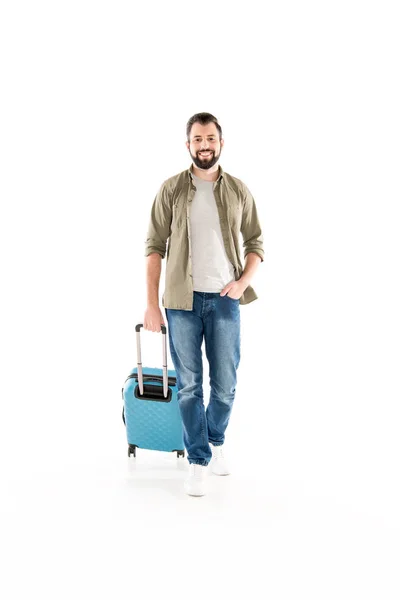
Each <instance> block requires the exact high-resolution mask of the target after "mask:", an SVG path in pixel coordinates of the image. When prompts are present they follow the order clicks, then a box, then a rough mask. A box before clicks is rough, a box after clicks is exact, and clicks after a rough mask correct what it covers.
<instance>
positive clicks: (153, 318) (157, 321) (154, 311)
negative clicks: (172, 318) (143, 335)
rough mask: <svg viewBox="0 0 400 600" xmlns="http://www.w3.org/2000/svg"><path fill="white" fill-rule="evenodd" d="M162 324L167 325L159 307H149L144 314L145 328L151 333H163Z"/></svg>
mask: <svg viewBox="0 0 400 600" xmlns="http://www.w3.org/2000/svg"><path fill="white" fill-rule="evenodd" d="M161 324H163V325H165V321H164V317H163V315H162V312H161V309H160V307H159V306H148V307H147V308H146V310H145V313H144V319H143V327H144V329H148V330H149V331H158V332H160V331H161Z"/></svg>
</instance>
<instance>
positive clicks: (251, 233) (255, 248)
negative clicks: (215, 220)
mask: <svg viewBox="0 0 400 600" xmlns="http://www.w3.org/2000/svg"><path fill="white" fill-rule="evenodd" d="M243 187H244V204H243V212H242V222H241V226H240V232H241V234H242V236H243V247H244V258H245V259H246V257H247V255H248V254H249V253H250V252H252V253H253V252H254V253H255V254H257V255H258V256H259V257H260V259H261V261H262V262H263V261H264V238H263V234H262V231H261V225H260V221H259V218H258V214H257V208H256V203H255V201H254V198H253V196H252V195H251V193H250V191H249V189H248V188H247V187H246V186H245V185H244V184H243Z"/></svg>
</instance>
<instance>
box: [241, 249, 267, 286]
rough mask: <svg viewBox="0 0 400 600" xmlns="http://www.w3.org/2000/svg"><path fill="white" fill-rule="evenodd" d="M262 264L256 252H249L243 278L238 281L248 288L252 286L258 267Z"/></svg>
mask: <svg viewBox="0 0 400 600" xmlns="http://www.w3.org/2000/svg"><path fill="white" fill-rule="evenodd" d="M260 262H262V260H261V257H260V256H259V255H258V254H256V253H255V252H249V253H248V254H247V256H246V262H245V266H244V270H243V273H242V276H241V277H240V278H239V280H238V281H242V282H243V283H245V284H246V287H247V286H248V285H250V282H251V280H252V279H253V277H254V273H255V272H256V270H257V267H258V265H259V264H260Z"/></svg>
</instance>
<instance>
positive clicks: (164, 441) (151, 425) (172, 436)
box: [122, 323, 185, 457]
mask: <svg viewBox="0 0 400 600" xmlns="http://www.w3.org/2000/svg"><path fill="white" fill-rule="evenodd" d="M142 327H143V323H139V324H138V325H136V327H135V329H136V344H137V367H135V368H134V369H133V370H132V371H131V373H130V374H129V375H128V377H127V379H126V381H125V384H124V387H123V388H122V399H123V401H124V406H123V410H122V419H123V421H124V423H125V427H126V435H127V439H128V456H129V457H130V456H131V454H133V456H135V457H136V448H146V449H148V450H161V451H164V452H176V453H177V455H178V457H180V456H182V457H184V456H185V450H184V444H183V427H182V419H181V413H180V409H179V404H178V396H177V394H178V388H177V385H176V372H175V371H174V370H168V369H167V341H166V338H167V329H166V327H165V325H161V333H162V340H163V368H162V369H157V368H151V367H144V368H142V357H141V349H140V329H141V328H142Z"/></svg>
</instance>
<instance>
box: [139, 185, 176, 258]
mask: <svg viewBox="0 0 400 600" xmlns="http://www.w3.org/2000/svg"><path fill="white" fill-rule="evenodd" d="M171 217H172V208H171V194H170V190H169V186H168V184H167V182H166V181H164V183H163V184H162V185H161V187H160V189H159V190H158V192H157V195H156V197H155V198H154V201H153V205H152V208H151V214H150V222H149V226H148V230H147V238H146V242H145V256H149V254H152V253H153V252H157V254H160V255H161V258H164V257H165V251H166V247H167V240H168V238H169V236H170V233H171Z"/></svg>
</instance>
